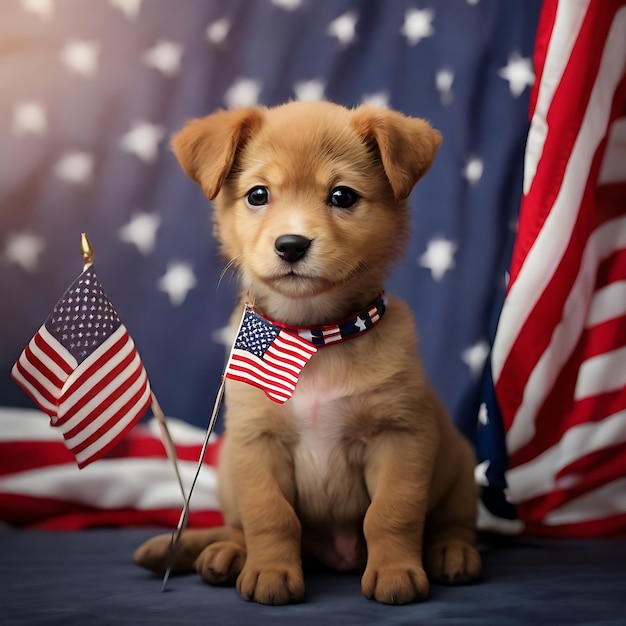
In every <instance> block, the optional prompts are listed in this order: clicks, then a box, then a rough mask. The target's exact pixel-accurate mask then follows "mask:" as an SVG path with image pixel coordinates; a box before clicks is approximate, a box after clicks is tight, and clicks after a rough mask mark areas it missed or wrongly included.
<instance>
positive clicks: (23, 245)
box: [3, 233, 46, 272]
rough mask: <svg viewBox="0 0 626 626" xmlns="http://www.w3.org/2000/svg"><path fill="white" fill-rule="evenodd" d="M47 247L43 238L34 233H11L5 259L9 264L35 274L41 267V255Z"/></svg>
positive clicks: (4, 255)
mask: <svg viewBox="0 0 626 626" xmlns="http://www.w3.org/2000/svg"><path fill="white" fill-rule="evenodd" d="M45 247H46V245H45V243H44V240H43V238H42V237H38V236H37V235H33V234H32V233H10V234H9V236H8V237H7V242H6V244H5V248H4V253H3V257H4V259H5V260H6V261H7V262H8V263H13V264H15V265H19V266H20V267H21V268H22V269H24V270H26V271H27V272H34V271H35V270H36V269H37V268H38V266H39V255H40V254H41V253H42V252H43V250H44V248H45Z"/></svg>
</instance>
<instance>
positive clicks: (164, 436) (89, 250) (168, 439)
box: [80, 233, 187, 507]
mask: <svg viewBox="0 0 626 626" xmlns="http://www.w3.org/2000/svg"><path fill="white" fill-rule="evenodd" d="M80 247H81V251H82V253H83V261H84V263H85V265H84V267H83V272H84V271H85V270H86V269H87V268H88V267H90V266H91V265H93V257H94V254H95V253H94V249H93V247H92V246H91V243H90V242H89V239H87V235H86V234H85V233H81V235H80ZM150 394H151V397H152V404H151V408H152V413H153V415H154V417H155V418H156V420H157V422H158V423H159V428H160V430H161V441H162V442H163V447H164V448H165V452H166V454H167V456H168V458H169V459H170V461H171V462H172V466H173V467H174V473H175V474H176V479H177V480H178V486H179V487H180V492H181V494H182V496H183V504H184V506H185V507H187V494H186V493H185V487H184V485H183V480H182V478H181V475H180V470H179V468H178V458H177V456H176V447H175V446H174V441H173V440H172V436H171V435H170V431H169V429H168V427H167V423H166V421H165V415H164V414H163V411H162V410H161V405H160V404H159V402H158V400H157V398H156V396H155V395H154V391H152V389H150Z"/></svg>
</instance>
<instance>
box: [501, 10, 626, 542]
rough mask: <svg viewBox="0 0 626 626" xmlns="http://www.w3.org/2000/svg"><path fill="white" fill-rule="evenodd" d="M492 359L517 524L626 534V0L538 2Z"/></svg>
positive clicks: (556, 530) (548, 530) (555, 531)
mask: <svg viewBox="0 0 626 626" xmlns="http://www.w3.org/2000/svg"><path fill="white" fill-rule="evenodd" d="M536 41H537V43H536V55H535V62H536V69H537V75H538V77H539V80H538V83H537V84H536V86H535V90H534V93H533V102H532V119H531V128H530V132H529V135H528V144H527V148H526V160H525V179H524V192H525V195H524V198H523V203H522V209H521V214H520V223H519V232H518V237H517V240H516V245H515V250H514V254H513V260H512V265H511V271H510V276H511V278H510V283H509V288H508V293H507V297H506V300H505V304H504V307H503V310H502V314H501V318H500V321H499V325H498V331H497V334H496V339H495V342H494V347H493V352H492V368H493V375H494V383H495V388H496V394H497V397H498V402H499V405H500V408H501V411H502V415H503V420H504V425H505V430H506V443H507V448H508V451H509V456H510V469H509V472H508V473H507V481H508V484H509V496H510V497H511V499H512V500H513V501H514V502H516V503H517V505H518V514H519V516H520V518H521V519H522V520H523V521H524V522H525V524H526V526H527V528H528V529H530V530H533V531H535V532H540V533H543V534H558V535H563V534H570V535H577V536H584V535H597V534H614V533H618V532H623V533H626V497H624V495H623V493H626V491H620V489H623V488H624V487H625V485H624V478H623V477H624V475H626V147H625V146H626V2H624V0H619V1H618V0H587V1H582V2H570V1H568V0H561V1H559V0H547V1H546V2H545V3H544V6H543V9H542V16H541V20H540V24H539V29H538V33H537V40H536Z"/></svg>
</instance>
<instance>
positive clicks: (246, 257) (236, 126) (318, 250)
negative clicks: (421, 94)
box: [172, 102, 441, 299]
mask: <svg viewBox="0 0 626 626" xmlns="http://www.w3.org/2000/svg"><path fill="white" fill-rule="evenodd" d="M440 141H441V137H440V135H439V133H438V132H437V131H435V130H433V129H432V128H431V127H430V125H429V124H428V123H427V122H425V121H424V120H421V119H417V118H410V117H406V116H404V115H402V114H400V113H397V112H394V111H389V110H386V109H379V108H375V107H371V106H361V107H359V108H357V109H354V110H348V109H346V108H344V107H341V106H338V105H334V104H330V103H327V102H318V103H301V102H291V103H289V104H286V105H282V106H279V107H275V108H271V109H258V108H250V109H238V110H231V111H219V112H217V113H215V114H213V115H210V116H208V117H205V118H203V119H198V120H192V121H191V122H189V123H188V124H187V125H186V126H185V127H184V128H183V130H181V131H180V132H179V133H177V134H176V135H175V136H174V138H173V140H172V147H173V150H174V153H175V154H176V157H177V158H178V160H179V162H180V164H181V166H182V168H183V169H184V171H185V172H186V173H187V174H188V175H189V176H190V177H191V178H192V179H193V180H195V181H196V182H197V183H198V184H199V185H200V186H201V187H202V188H203V190H204V192H205V193H206V195H207V196H208V197H209V199H211V200H214V203H215V206H216V213H215V219H216V225H217V228H216V233H217V236H218V239H219V240H220V242H221V245H222V249H223V252H224V254H225V256H226V257H227V258H228V259H236V261H235V262H236V265H237V266H238V268H239V270H240V271H241V274H242V278H243V280H244V285H245V287H246V288H249V286H252V287H253V291H254V292H257V293H258V292H259V291H262V292H270V293H273V294H275V295H279V296H283V297H286V298H290V299H293V298H310V297H316V296H318V295H320V294H323V293H327V292H331V291H339V290H348V291H350V290H351V289H352V290H353V291H365V292H372V291H374V292H375V291H376V290H378V289H380V288H381V286H382V285H381V283H382V279H383V277H384V274H385V272H386V270H387V268H388V266H389V264H390V262H391V261H392V260H393V259H394V258H395V257H396V256H397V255H398V254H399V252H400V251H401V249H402V247H403V245H404V242H405V241H406V235H407V232H408V225H407V221H408V219H407V211H406V206H405V201H406V199H407V197H408V196H409V194H410V193H411V190H412V188H413V186H414V185H415V183H416V182H417V181H418V180H419V178H420V177H421V176H423V174H424V173H425V172H426V171H427V170H428V168H429V167H430V165H431V163H432V161H433V159H434V156H435V152H436V150H437V147H438V146H439V143H440Z"/></svg>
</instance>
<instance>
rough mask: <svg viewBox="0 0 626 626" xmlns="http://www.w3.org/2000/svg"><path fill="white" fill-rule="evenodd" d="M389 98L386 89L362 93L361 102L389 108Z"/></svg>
mask: <svg viewBox="0 0 626 626" xmlns="http://www.w3.org/2000/svg"><path fill="white" fill-rule="evenodd" d="M389 98H390V95H389V92H388V91H375V92H374V93H366V94H363V97H362V98H361V104H372V105H374V106H376V107H380V108H381V109H387V108H389Z"/></svg>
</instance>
